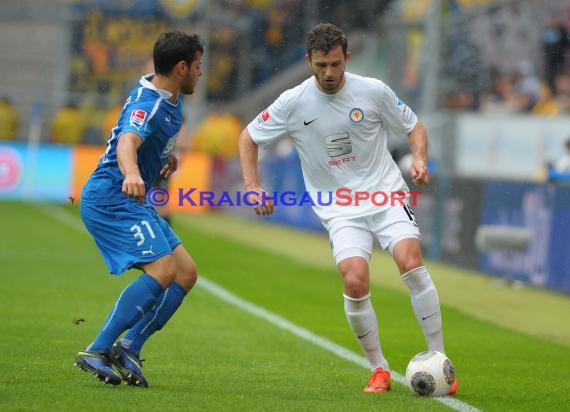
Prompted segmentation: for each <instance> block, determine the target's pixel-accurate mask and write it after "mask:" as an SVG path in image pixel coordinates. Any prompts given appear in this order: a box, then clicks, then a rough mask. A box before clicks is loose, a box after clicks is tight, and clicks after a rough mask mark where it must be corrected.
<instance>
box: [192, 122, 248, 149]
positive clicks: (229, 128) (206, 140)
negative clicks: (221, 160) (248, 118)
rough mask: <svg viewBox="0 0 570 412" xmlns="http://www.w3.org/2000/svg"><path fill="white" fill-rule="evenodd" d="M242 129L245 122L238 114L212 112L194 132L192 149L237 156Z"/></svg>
mask: <svg viewBox="0 0 570 412" xmlns="http://www.w3.org/2000/svg"><path fill="white" fill-rule="evenodd" d="M242 130H243V123H242V122H241V120H240V119H238V118H237V117H236V116H234V115H232V114H230V113H212V114H210V115H209V116H208V117H206V118H205V119H204V120H203V121H202V122H201V123H200V124H199V125H198V128H197V129H196V131H195V132H194V135H193V137H192V150H193V151H197V152H205V153H209V154H212V155H216V156H221V157H226V158H228V157H234V156H237V155H238V140H237V137H238V136H239V134H240V133H241V131H242Z"/></svg>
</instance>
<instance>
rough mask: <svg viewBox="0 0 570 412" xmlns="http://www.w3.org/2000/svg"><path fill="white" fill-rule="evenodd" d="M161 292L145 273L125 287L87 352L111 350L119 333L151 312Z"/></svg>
mask: <svg viewBox="0 0 570 412" xmlns="http://www.w3.org/2000/svg"><path fill="white" fill-rule="evenodd" d="M162 291H163V288H162V286H161V285H160V283H158V281H156V280H155V279H154V278H153V277H152V276H150V275H147V274H146V273H144V274H143V275H141V276H140V277H139V278H138V279H137V280H135V281H134V282H133V283H131V284H130V285H129V286H127V287H126V288H125V289H124V290H123V292H122V293H121V295H120V296H119V298H118V299H117V302H116V303H115V306H114V307H113V310H112V311H111V313H110V314H109V316H108V317H107V320H106V321H105V324H104V325H103V328H102V329H101V330H100V331H99V334H98V335H97V337H96V338H95V340H94V341H93V343H92V344H91V345H89V347H88V350H108V349H111V346H112V345H113V343H115V341H116V340H117V338H118V337H119V336H121V333H123V332H124V331H125V330H127V329H129V328H131V327H132V326H133V325H134V324H136V323H137V321H138V320H139V319H140V318H141V317H142V316H144V314H145V313H147V312H151V308H152V306H153V305H154V304H155V303H156V300H157V297H158V296H159V295H160V294H161V293H162Z"/></svg>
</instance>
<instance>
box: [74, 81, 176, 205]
mask: <svg viewBox="0 0 570 412" xmlns="http://www.w3.org/2000/svg"><path fill="white" fill-rule="evenodd" d="M153 76H154V75H153V74H148V75H145V76H143V77H142V78H141V79H140V82H139V84H138V86H137V87H135V88H134V89H133V91H132V92H131V94H130V95H129V97H128V98H127V100H126V102H125V104H124V106H123V109H122V111H121V114H120V115H119V119H118V121H117V124H116V125H115V127H114V128H113V130H112V132H111V137H110V138H109V140H108V141H107V149H106V150H105V153H104V154H103V156H101V158H100V160H99V164H98V165H97V168H96V169H95V171H94V172H93V174H92V175H91V177H90V178H89V180H88V182H87V184H86V185H85V187H84V189H83V193H82V197H81V201H82V202H95V203H97V202H100V203H107V204H109V203H117V202H122V201H124V199H125V196H124V194H123V193H122V192H121V190H122V185H123V180H124V176H123V175H122V173H121V170H120V169H119V164H118V162H117V143H118V141H119V139H120V137H121V136H122V135H123V134H125V133H126V132H133V133H136V134H137V135H139V136H140V137H141V139H142V140H143V142H142V144H141V146H140V147H139V149H138V152H137V163H138V167H139V170H140V173H141V177H142V179H143V181H144V184H145V189H146V192H148V191H149V190H150V188H151V187H152V185H153V183H154V182H155V180H156V178H157V177H158V175H159V173H160V170H161V169H162V167H163V166H164V165H165V164H166V162H167V160H168V156H169V155H170V153H171V152H172V151H173V150H174V148H175V145H176V139H177V138H178V134H179V132H180V128H181V127H182V96H179V97H178V100H177V102H176V103H175V104H173V103H171V102H170V101H169V100H168V99H169V98H170V97H171V96H172V95H171V93H169V92H167V91H165V90H160V89H157V88H156V87H155V86H154V85H153V84H152V83H151V80H152V77H153Z"/></svg>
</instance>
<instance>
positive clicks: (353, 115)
mask: <svg viewBox="0 0 570 412" xmlns="http://www.w3.org/2000/svg"><path fill="white" fill-rule="evenodd" d="M348 117H349V118H350V120H351V121H353V122H354V123H360V122H361V121H362V120H363V119H364V112H363V111H362V110H361V109H359V108H354V109H352V110H351V111H350V114H349V115H348Z"/></svg>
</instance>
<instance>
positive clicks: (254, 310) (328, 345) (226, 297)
mask: <svg viewBox="0 0 570 412" xmlns="http://www.w3.org/2000/svg"><path fill="white" fill-rule="evenodd" d="M37 209H39V210H41V211H42V212H44V213H45V214H47V215H49V216H50V217H52V218H54V219H56V220H58V221H60V222H61V223H63V224H65V225H66V226H69V227H72V228H74V229H76V230H79V231H81V232H83V233H87V231H86V230H85V227H84V226H83V224H82V222H81V220H80V219H79V218H77V217H76V216H74V215H72V214H70V213H69V212H68V211H66V210H65V209H62V208H60V207H57V206H48V205H42V206H40V207H38V208H37ZM196 284H197V286H199V287H202V288H203V289H205V290H207V291H208V292H210V293H211V294H212V295H214V296H216V297H217V298H218V299H220V300H223V301H224V302H227V303H229V304H231V305H233V306H236V307H237V308H239V309H241V310H242V311H244V312H247V313H250V314H252V315H254V316H257V317H259V318H262V319H264V320H266V321H267V322H269V323H271V324H273V325H275V326H277V327H278V328H280V329H283V330H286V331H287V332H290V333H292V334H293V335H295V336H298V337H300V338H302V339H304V340H306V341H308V342H310V343H312V344H314V345H317V346H319V347H320V348H322V349H325V350H327V351H329V352H331V353H333V354H335V355H336V356H338V357H340V358H342V359H346V360H348V361H351V362H353V363H355V364H357V365H359V366H362V367H364V368H367V369H369V368H370V366H369V364H368V361H367V360H366V358H365V357H364V356H361V355H357V354H356V353H354V352H352V351H350V350H348V349H346V348H345V347H343V346H340V345H337V344H336V343H334V342H331V341H330V340H328V339H326V338H323V337H322V336H319V335H316V334H314V333H313V332H311V331H309V330H307V329H305V328H302V327H300V326H297V325H295V324H294V323H292V322H290V321H288V320H287V319H285V318H283V317H281V316H279V315H277V314H275V313H273V312H269V311H268V310H266V309H264V308H262V307H261V306H257V305H255V304H253V303H251V302H249V301H247V300H245V299H242V298H240V297H239V296H237V295H235V294H233V293H231V292H230V291H228V290H227V289H225V288H223V287H222V286H220V285H218V284H217V283H215V282H213V281H211V280H209V279H207V278H205V277H204V276H203V275H200V276H199V278H198V282H197V283H196ZM390 372H391V374H392V380H394V381H396V382H398V383H399V384H401V385H404V386H406V381H405V378H404V377H403V376H402V375H400V374H399V373H397V372H395V371H390ZM431 399H433V400H435V401H438V402H441V403H443V404H444V405H446V406H448V407H449V408H451V409H455V410H456V411H460V412H479V411H480V410H479V409H478V408H476V407H474V406H471V405H469V404H467V403H465V402H462V401H460V400H458V399H455V398H452V397H449V396H445V397H441V398H431Z"/></svg>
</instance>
